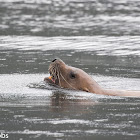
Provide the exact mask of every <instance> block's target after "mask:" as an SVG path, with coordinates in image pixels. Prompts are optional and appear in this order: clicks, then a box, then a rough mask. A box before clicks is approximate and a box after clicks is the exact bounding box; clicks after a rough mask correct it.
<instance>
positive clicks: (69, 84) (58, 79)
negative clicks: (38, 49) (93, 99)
mask: <svg viewBox="0 0 140 140" xmlns="http://www.w3.org/2000/svg"><path fill="white" fill-rule="evenodd" d="M49 73H50V76H49V77H47V78H45V79H44V80H45V81H49V82H50V83H53V84H56V85H58V86H60V87H62V88H68V89H75V90H83V91H87V92H93V91H92V90H93V89H92V86H93V79H92V78H91V77H90V76H89V75H88V74H87V73H86V72H84V71H83V70H81V69H79V68H75V67H71V66H68V65H66V64H65V63H64V62H63V61H62V60H61V59H54V60H53V61H52V63H51V64H50V66H49Z"/></svg>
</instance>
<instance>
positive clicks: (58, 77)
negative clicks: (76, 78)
mask: <svg viewBox="0 0 140 140" xmlns="http://www.w3.org/2000/svg"><path fill="white" fill-rule="evenodd" d="M57 70H58V80H59V84H60V86H61V81H60V69H59V67H57Z"/></svg>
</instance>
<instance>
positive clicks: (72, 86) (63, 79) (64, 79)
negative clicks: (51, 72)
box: [60, 72, 75, 89]
mask: <svg viewBox="0 0 140 140" xmlns="http://www.w3.org/2000/svg"><path fill="white" fill-rule="evenodd" d="M60 75H61V77H62V78H63V80H64V81H65V82H66V83H67V84H68V85H69V86H70V87H71V88H73V89H75V88H74V87H73V86H72V85H71V84H70V83H69V82H68V81H67V80H66V79H65V78H64V76H63V75H62V74H61V72H60Z"/></svg>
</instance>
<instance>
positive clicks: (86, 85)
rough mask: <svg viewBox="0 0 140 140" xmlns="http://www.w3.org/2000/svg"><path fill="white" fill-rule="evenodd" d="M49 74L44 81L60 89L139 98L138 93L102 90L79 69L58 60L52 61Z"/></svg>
mask: <svg viewBox="0 0 140 140" xmlns="http://www.w3.org/2000/svg"><path fill="white" fill-rule="evenodd" d="M49 73H50V76H49V77H47V78H45V79H44V81H47V82H49V83H51V84H54V85H58V86H60V87H62V88H68V89H75V90H82V91H86V92H91V93H95V94H102V95H111V96H129V97H140V91H126V90H112V89H103V88H102V87H100V86H99V84H98V83H97V82H96V81H95V80H94V79H92V78H91V77H90V76H89V75H88V74H87V73H86V72H84V71H83V70H81V69H79V68H75V67H71V66H68V65H66V64H65V63H64V62H63V61H62V60H60V59H54V60H53V61H52V63H51V64H50V66H49Z"/></svg>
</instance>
